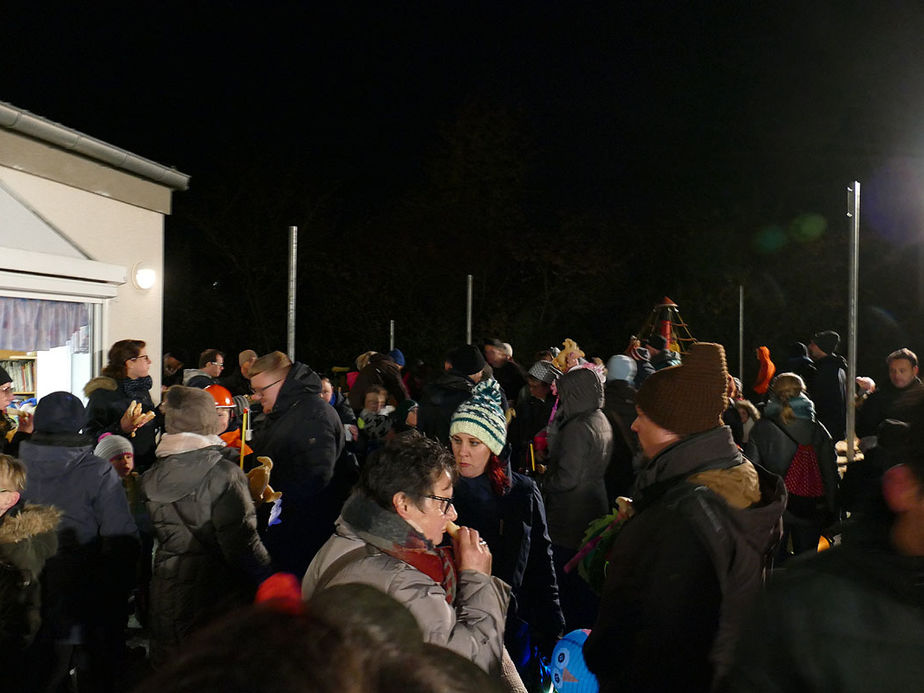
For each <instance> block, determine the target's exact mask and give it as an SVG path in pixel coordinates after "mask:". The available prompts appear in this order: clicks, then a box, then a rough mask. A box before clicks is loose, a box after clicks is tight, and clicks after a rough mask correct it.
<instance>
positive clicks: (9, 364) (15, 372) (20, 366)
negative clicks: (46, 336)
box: [0, 349, 35, 397]
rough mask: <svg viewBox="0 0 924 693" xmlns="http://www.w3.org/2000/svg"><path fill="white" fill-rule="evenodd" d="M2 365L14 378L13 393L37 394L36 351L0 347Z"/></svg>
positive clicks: (0, 362)
mask: <svg viewBox="0 0 924 693" xmlns="http://www.w3.org/2000/svg"><path fill="white" fill-rule="evenodd" d="M0 366H3V368H4V369H5V370H6V372H7V373H9V374H10V377H11V378H12V379H13V394H14V395H18V396H22V397H32V396H33V395H34V394H35V352H34V351H9V350H6V349H0Z"/></svg>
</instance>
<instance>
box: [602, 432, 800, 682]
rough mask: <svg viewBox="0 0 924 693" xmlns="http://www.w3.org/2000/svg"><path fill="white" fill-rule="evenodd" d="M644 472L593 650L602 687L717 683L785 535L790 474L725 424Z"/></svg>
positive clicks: (614, 559)
mask: <svg viewBox="0 0 924 693" xmlns="http://www.w3.org/2000/svg"><path fill="white" fill-rule="evenodd" d="M637 484H638V486H639V491H638V493H637V496H636V503H635V506H636V515H635V516H634V517H633V518H631V519H630V520H629V521H628V522H626V524H625V526H624V527H623V529H622V530H621V531H620V533H619V534H618V535H617V536H616V539H615V541H614V543H613V546H612V549H611V551H610V554H609V556H608V559H609V561H610V563H609V570H608V573H607V578H606V583H605V585H604V589H603V594H602V596H601V600H600V610H599V616H598V619H597V622H596V624H595V625H594V627H593V630H592V632H591V635H590V636H589V637H588V639H587V642H586V643H585V645H584V658H585V660H586V661H587V665H588V667H589V668H590V669H591V671H593V672H594V673H596V675H597V678H598V680H599V682H600V691H601V693H610V692H615V691H627V690H631V691H674V690H683V691H703V692H705V691H708V690H710V689H711V687H712V684H713V680H714V679H715V678H716V676H717V675H721V673H722V672H724V671H725V670H727V667H729V666H730V662H731V656H732V650H733V646H734V642H735V638H736V636H737V633H738V632H740V621H741V619H742V618H743V617H744V615H745V613H746V611H747V608H748V606H749V602H750V601H751V600H752V599H753V598H754V597H755V596H756V595H757V593H758V592H759V590H760V587H761V584H762V569H763V567H764V559H765V557H766V556H767V555H768V553H769V552H770V551H771V550H772V548H773V546H774V544H775V540H776V539H777V538H778V537H779V522H780V516H781V515H782V513H783V506H784V503H785V498H786V491H785V489H784V487H783V480H782V479H780V478H779V477H777V476H775V475H773V474H770V473H769V472H767V471H766V470H763V469H762V468H760V467H755V466H754V465H752V464H751V463H750V462H748V461H747V460H745V459H744V458H743V457H742V456H741V452H740V451H739V450H738V448H737V446H736V445H735V443H734V441H733V440H732V436H731V431H730V430H729V429H728V427H727V426H720V427H718V428H714V429H711V430H709V431H706V432H704V433H700V434H697V435H694V436H690V437H688V438H685V439H683V440H681V441H680V442H678V443H675V444H674V445H672V446H670V447H668V448H667V449H665V450H663V451H662V452H661V453H659V454H658V455H657V456H656V457H655V458H654V459H652V460H649V461H648V462H646V464H645V466H644V467H643V468H642V469H641V470H639V475H638V477H637Z"/></svg>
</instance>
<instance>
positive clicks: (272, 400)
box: [250, 351, 344, 575]
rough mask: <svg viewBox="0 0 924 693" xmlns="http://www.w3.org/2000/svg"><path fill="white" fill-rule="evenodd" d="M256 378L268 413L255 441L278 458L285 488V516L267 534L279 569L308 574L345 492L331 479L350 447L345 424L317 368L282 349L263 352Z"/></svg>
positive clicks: (279, 485)
mask: <svg viewBox="0 0 924 693" xmlns="http://www.w3.org/2000/svg"><path fill="white" fill-rule="evenodd" d="M250 382H251V384H252V385H253V392H254V395H253V396H254V399H255V400H256V401H257V402H259V403H260V404H261V405H262V406H263V413H264V415H265V417H266V418H265V420H264V422H263V425H262V428H261V429H260V430H259V431H257V432H256V434H255V436H254V441H253V445H252V447H253V449H254V450H255V451H256V452H257V454H259V455H266V456H268V457H270V458H272V460H273V488H274V489H275V490H277V491H281V492H282V514H281V517H280V520H281V521H280V523H279V524H274V525H271V526H270V527H269V528H268V529H267V530H266V534H265V536H264V542H265V543H266V548H267V549H269V552H270V555H271V556H272V557H273V562H274V563H275V564H276V566H277V567H278V568H279V569H280V570H283V571H286V572H290V573H294V574H295V575H304V573H305V570H306V569H307V568H308V564H309V563H310V562H311V559H312V558H313V557H314V554H315V553H317V550H318V549H319V548H321V546H322V545H323V544H324V542H325V541H327V539H328V538H329V537H330V535H331V533H332V532H333V531H334V520H335V519H337V515H338V514H339V512H340V505H341V504H342V502H343V500H344V497H341V493H340V489H339V488H338V485H337V484H336V482H335V483H333V484H332V483H331V482H332V480H333V479H334V472H335V467H336V464H337V461H338V459H340V457H341V454H342V453H343V450H344V436H343V426H342V424H341V423H340V419H339V418H338V417H337V413H336V412H335V411H334V409H333V407H331V406H330V405H329V404H327V402H325V401H324V400H323V399H321V379H320V378H319V377H318V375H317V374H316V373H315V372H314V371H313V370H311V369H310V368H309V367H308V366H306V365H305V364H303V363H297V362H296V363H292V362H291V361H289V358H288V357H287V356H286V355H285V354H283V353H282V352H279V351H274V352H272V353H270V354H267V355H265V356H261V357H260V358H258V359H257V360H256V361H255V362H254V364H253V366H252V367H251V369H250Z"/></svg>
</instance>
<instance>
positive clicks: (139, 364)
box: [83, 339, 163, 473]
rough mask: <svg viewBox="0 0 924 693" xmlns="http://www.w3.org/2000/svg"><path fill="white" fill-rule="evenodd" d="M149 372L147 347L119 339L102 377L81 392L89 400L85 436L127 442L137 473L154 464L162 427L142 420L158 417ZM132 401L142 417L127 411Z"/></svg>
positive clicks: (161, 421)
mask: <svg viewBox="0 0 924 693" xmlns="http://www.w3.org/2000/svg"><path fill="white" fill-rule="evenodd" d="M150 370H151V357H150V356H149V355H148V351H147V345H146V344H145V343H144V342H143V341H141V340H140V339H122V340H120V341H118V342H116V343H115V344H113V345H112V348H110V349H109V363H107V364H106V367H105V368H103V371H102V375H100V376H98V377H96V378H93V379H92V380H91V381H90V382H88V383H87V384H86V385H85V386H84V388H83V392H84V394H85V395H86V396H87V397H89V398H90V401H89V402H88V403H87V424H86V426H84V433H85V434H87V435H89V436H92V437H93V440H94V442H95V441H97V440H99V437H100V436H101V435H103V434H104V433H115V434H118V435H122V436H125V437H126V438H128V439H129V440H130V441H131V444H132V448H134V451H135V469H136V470H137V471H138V472H139V473H141V472H144V471H146V470H147V469H148V468H149V467H150V466H151V465H152V464H154V447H155V443H156V440H155V439H156V435H157V431H158V430H159V429H160V428H161V425H162V423H163V419H162V417H160V416H157V417H156V418H154V419H153V420H150V419H149V417H144V416H142V414H147V413H148V412H154V413H155V414H157V410H156V409H155V407H154V402H153V400H152V399H151V387H152V386H153V385H154V382H153V380H152V379H151V376H150V375H148V372H149V371H150ZM133 401H134V402H137V403H139V404H140V405H141V413H138V412H131V411H130V410H129V405H131V403H132V402H133ZM142 422H144V423H142Z"/></svg>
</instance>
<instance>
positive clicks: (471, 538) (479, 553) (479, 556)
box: [452, 527, 491, 575]
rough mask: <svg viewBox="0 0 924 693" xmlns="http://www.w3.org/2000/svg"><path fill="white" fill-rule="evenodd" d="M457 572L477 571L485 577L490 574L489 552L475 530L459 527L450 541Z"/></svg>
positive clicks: (486, 545)
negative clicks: (454, 554)
mask: <svg viewBox="0 0 924 693" xmlns="http://www.w3.org/2000/svg"><path fill="white" fill-rule="evenodd" d="M452 545H453V548H454V549H455V553H456V562H457V563H458V565H459V570H460V571H461V570H477V571H478V572H479V573H484V574H485V575H490V574H491V550H490V549H489V548H488V544H487V543H486V542H485V541H483V540H482V539H481V537H480V536H479V534H478V531H477V530H474V529H471V528H469V527H460V528H459V531H458V532H456V536H455V537H453V539H452Z"/></svg>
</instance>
